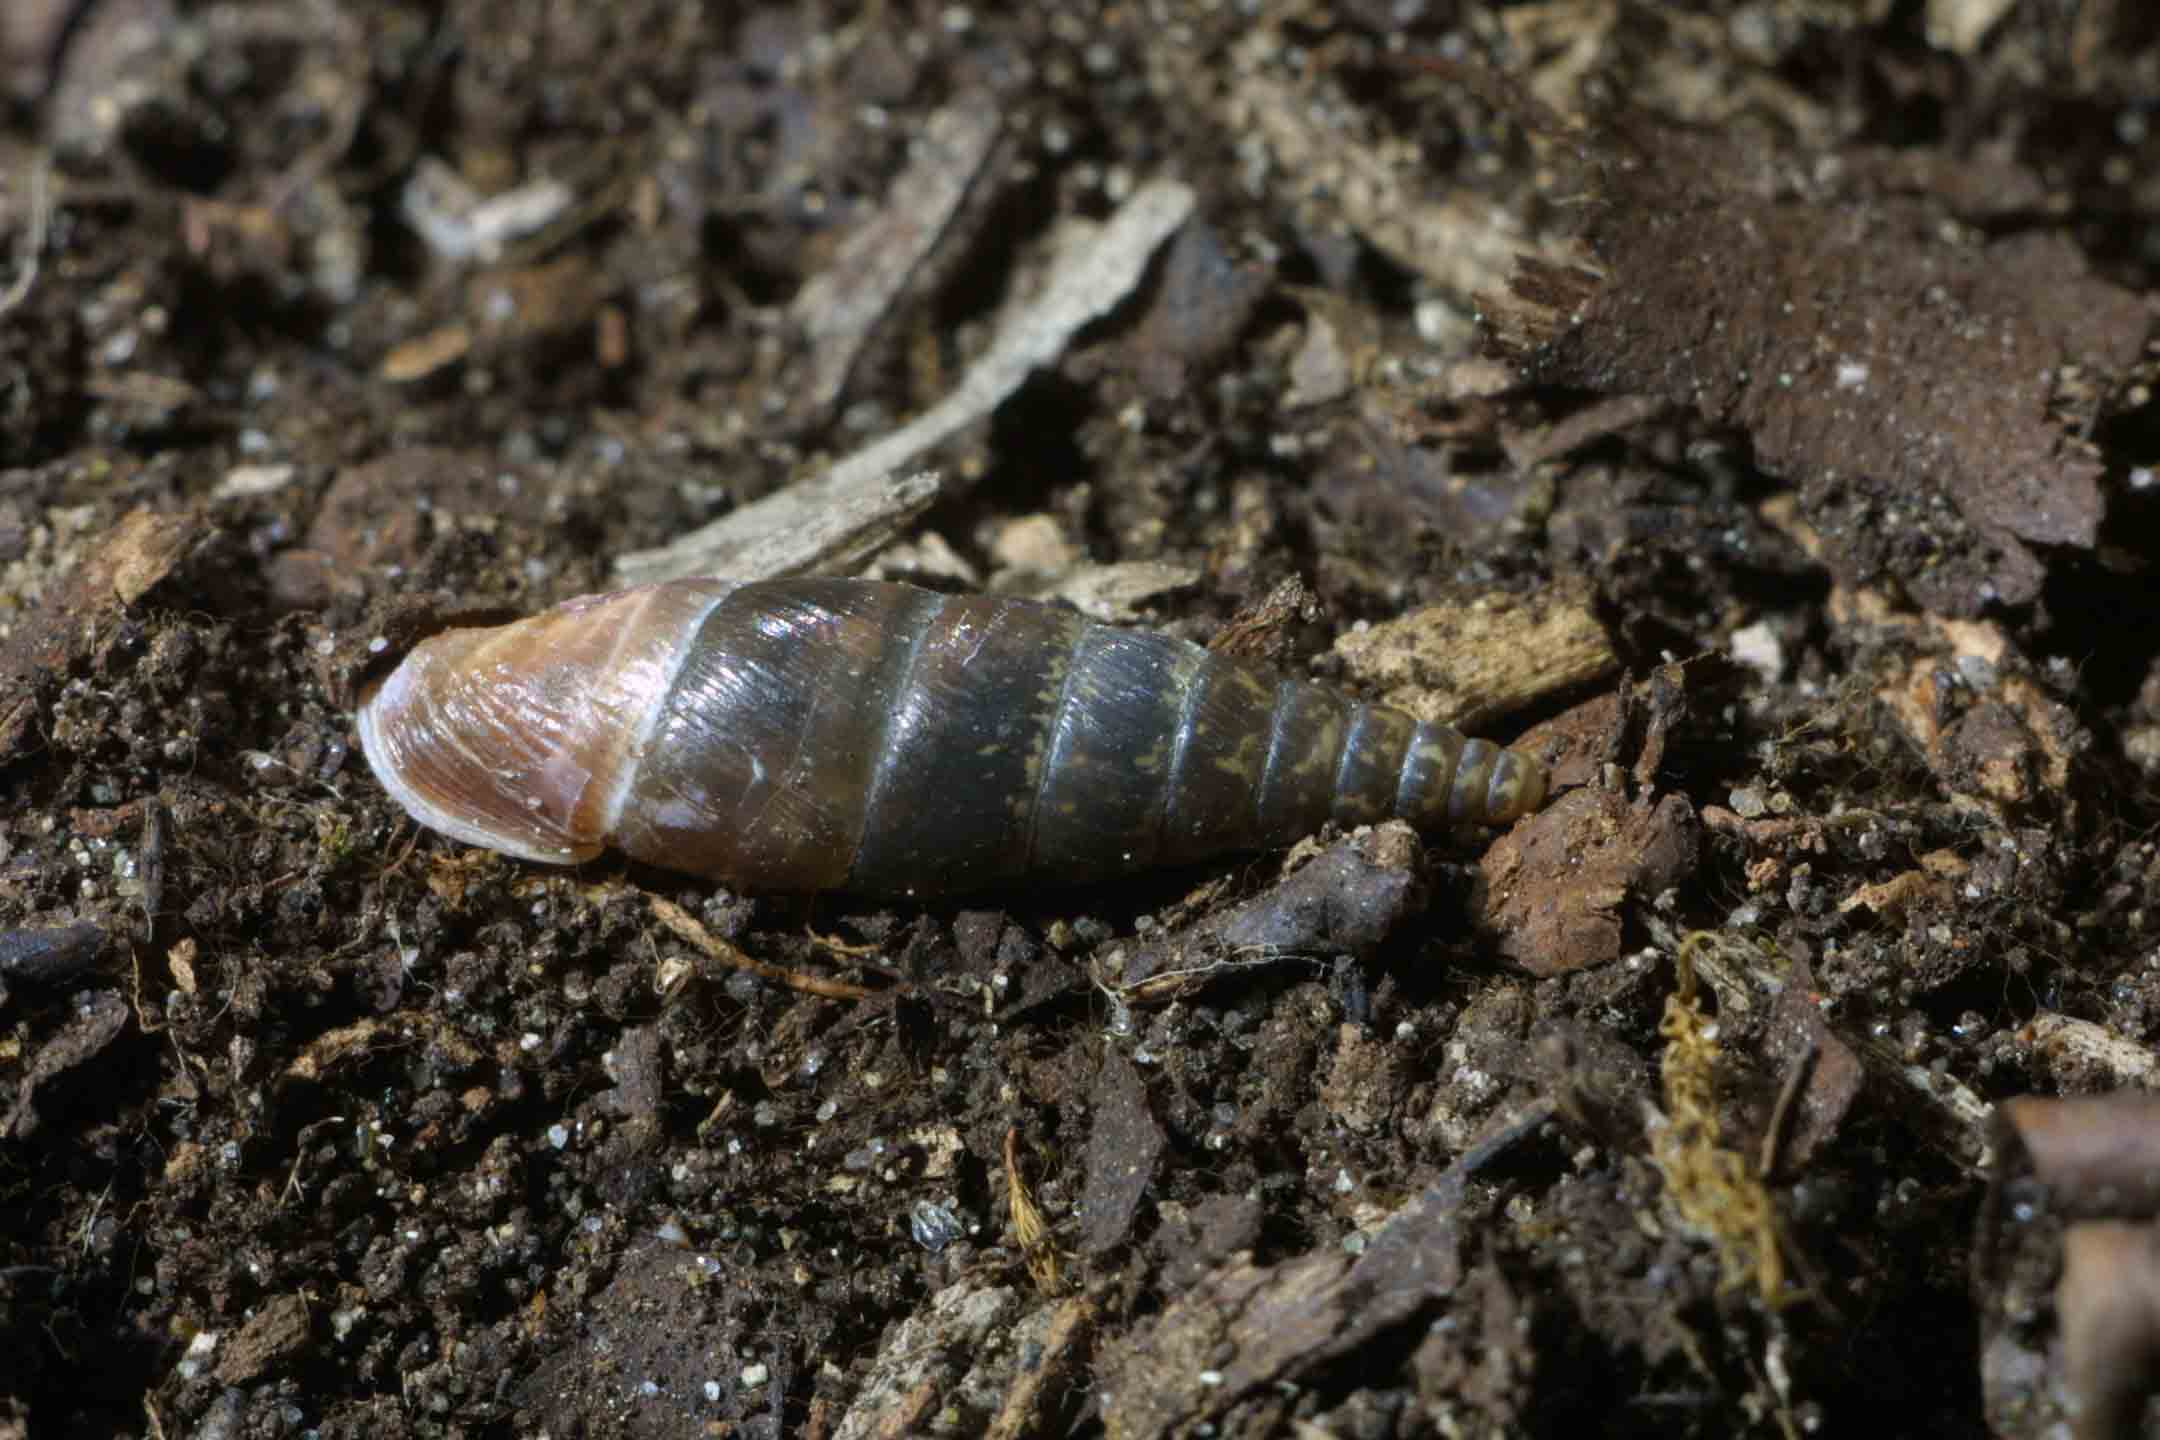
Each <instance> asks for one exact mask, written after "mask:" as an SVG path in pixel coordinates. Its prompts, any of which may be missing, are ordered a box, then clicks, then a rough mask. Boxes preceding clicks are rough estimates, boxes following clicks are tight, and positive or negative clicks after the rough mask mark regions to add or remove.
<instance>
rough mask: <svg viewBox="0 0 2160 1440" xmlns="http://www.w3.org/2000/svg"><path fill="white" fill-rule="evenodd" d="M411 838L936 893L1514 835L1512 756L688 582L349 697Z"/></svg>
mask: <svg viewBox="0 0 2160 1440" xmlns="http://www.w3.org/2000/svg"><path fill="white" fill-rule="evenodd" d="M360 736H361V743H362V745H363V747H364V748H365V750H366V752H367V756H368V760H369V763H370V764H371V765H373V767H374V769H375V773H376V774H377V775H378V776H380V777H382V780H383V784H384V785H385V787H386V788H388V789H389V790H390V792H391V794H392V795H393V796H394V797H395V798H396V799H397V800H398V801H399V803H401V804H402V805H404V806H405V808H406V809H407V810H408V811H409V812H411V813H412V815H413V816H414V817H415V818H417V819H419V820H420V821H421V822H422V823H424V824H426V825H428V826H430V827H432V828H434V829H437V830H440V831H442V832H443V833H445V834H447V835H450V836H453V837H454V838H457V839H460V840H466V841H470V842H471V843H474V844H477V845H485V846H489V847H492V848H494V849H497V850H502V851H505V852H507V853H509V854H512V855H518V856H522V857H524V858H527V859H532V860H543V861H551V862H557V863H563V862H572V861H578V860H585V859H590V858H592V857H593V856H595V855H597V854H599V853H600V852H601V851H602V850H603V849H605V848H607V847H609V846H613V847H615V848H617V849H620V850H622V851H624V852H625V853H627V854H629V855H631V856H632V857H634V858H636V859H639V860H643V861H647V862H649V863H651V864H654V865H659V866H664V867H666V868H668V869H673V870H681V871H687V872H690V873H693V874H698V875H703V876H707V877H710V878H712V879H714V880H718V881H721V882H723V883H726V884H729V885H733V886H739V887H742V888H746V889H757V890H778V891H797V892H802V891H819V890H846V891H854V892H858V893H864V894H878V895H897V894H920V895H928V894H950V893H956V892H962V891H968V890H975V889H981V888H984V887H987V886H993V885H996V884H998V883H1001V882H1006V881H1011V880H1015V879H1019V878H1022V877H1027V878H1033V879H1041V880H1047V881H1051V882H1056V883H1066V882H1072V881H1079V880H1086V879H1091V878H1096V877H1100V876H1104V875H1109V874H1113V873H1117V872H1121V871H1128V870H1135V869H1140V868H1143V867H1146V866H1151V865H1162V864H1176V863H1180V862H1185V861H1192V860H1198V859H1202V858H1205V857H1208V856H1211V855H1218V854H1223V853H1227V852H1233V851H1240V850H1255V849H1264V848H1269V847H1274V846H1282V845H1287V844H1290V843H1291V842H1293V841H1295V840H1297V839H1299V838H1300V837H1302V836H1304V835H1307V834H1310V833H1312V832H1313V831H1315V830H1317V829H1319V828H1320V827H1321V826H1322V825H1323V824H1325V823H1326V822H1327V821H1329V820H1334V821H1336V822H1338V823H1341V824H1345V825H1354V824H1362V823H1366V822H1369V821H1373V820H1379V819H1384V818H1386V817H1388V816H1391V815H1393V816H1401V817H1403V818H1404V819H1407V820H1409V821H1411V822H1412V823H1414V824H1417V825H1420V826H1425V827H1432V826H1438V825H1443V824H1447V823H1451V822H1461V821H1479V822H1484V823H1488V824H1498V823H1505V822H1507V821H1509V820H1512V819H1514V818H1515V817H1517V816H1519V815H1521V814H1523V813H1525V812H1526V811H1529V810H1531V809H1534V808H1536V807H1537V806H1538V805H1539V804H1540V803H1542V801H1543V799H1544V793H1545V773H1544V770H1543V768H1542V767H1541V766H1539V765H1538V764H1537V763H1536V762H1535V761H1533V760H1531V759H1529V758H1528V757H1526V756H1523V755H1520V754H1518V753H1516V752H1513V751H1508V750H1502V749H1499V748H1498V747H1496V746H1493V745H1491V744H1488V743H1487V742H1485V741H1482V740H1469V739H1465V738H1464V737H1463V736H1462V735H1461V734H1459V733H1458V732H1456V731H1455V730H1453V729H1451V728H1449V727H1447V726H1444V725H1426V724H1421V723H1419V722H1417V721H1414V720H1412V719H1411V718H1410V717H1409V716H1407V715H1404V714H1402V713H1401V712H1399V711H1395V710H1391V709H1388V708H1386V707H1383V706H1377V705H1366V704H1361V703H1358V702H1356V701H1354V700H1351V699H1350V698H1348V697H1347V696H1344V695H1342V694H1341V693H1339V692H1337V691H1335V690H1332V689H1330V688H1328V687H1326V686H1321V685H1315V684H1310V683H1307V682H1301V681H1295V680H1288V679H1283V678H1280V677H1277V676H1275V675H1273V674H1270V673H1269V672H1267V671H1264V670H1261V669H1258V668H1256V667H1253V666H1251V665H1247V664H1244V663H1242V662H1239V661H1236V660H1231V659H1227V658H1224V657H1222V656H1218V655H1214V654H1210V653H1209V652H1208V651H1206V650H1203V649H1201V648H1200V647H1199V646H1196V645H1191V644H1188V643H1186V642H1184V641H1181V640H1174V639H1171V638H1169V637H1167V636H1162V635H1155V634H1150V633H1146V632H1140V631H1131V630H1120V629H1115V628H1112V627H1108V626H1102V625H1092V624H1088V623H1087V622H1085V621H1083V620H1081V619H1080V618H1079V617H1078V616H1076V615H1074V614H1072V613H1071V612H1069V611H1066V610H1062V609H1059V608H1057V607H1054V606H1050V605H1044V604H1040V603H1037V602H1033V601H1026V600H1016V599H1004V598H1000V597H996V596H987V595H970V596H948V595H939V594H936V593H934V592H931V591H927V590H919V589H915V588H913V587H910V586H905V585H886V584H873V583H869V582H863V581H849V580H822V579H797V580H776V581H763V582H756V583H748V584H737V583H734V582H729V581H724V580H682V581H673V582H669V583H666V584H660V585H649V586H643V587H640V588H638V589H634V590H622V591H616V592H614V593H611V594H606V595H595V596H588V597H585V598H583V599H579V600H573V601H571V602H569V603H568V604H565V605H562V606H558V607H557V608H556V609H553V610H550V611H547V612H546V613H544V614H541V615H537V616H534V617H532V618H531V619H528V620H522V621H518V622H516V623H514V624H510V625H505V626H499V627H495V628H492V629H484V630H452V631H447V632H445V633H443V634H440V635H437V636H435V637H433V638H432V639H429V640H427V641H425V642H423V643H422V644H421V645H419V646H418V647H416V648H415V649H414V650H413V651H412V652H411V653H410V654H409V655H407V656H406V657H405V659H404V660H403V661H401V662H400V663H399V664H398V666H397V667H396V668H395V669H394V670H393V671H391V672H390V674H389V675H388V676H386V677H385V678H384V679H382V680H381V681H379V682H378V683H376V684H375V685H374V686H372V687H371V688H370V689H369V690H368V691H367V692H366V693H365V695H364V696H363V699H362V704H361V709H360Z"/></svg>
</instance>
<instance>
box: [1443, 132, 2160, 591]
mask: <svg viewBox="0 0 2160 1440" xmlns="http://www.w3.org/2000/svg"><path fill="white" fill-rule="evenodd" d="M1593 147H1594V148H1591V149H1589V150H1586V152H1585V153H1584V160H1585V169H1586V171H1587V176H1586V181H1585V184H1586V187H1587V190H1588V194H1589V202H1588V203H1587V204H1586V205H1585V206H1584V207H1583V212H1582V213H1583V214H1584V216H1585V221H1584V224H1583V227H1582V229H1581V231H1580V233H1579V235H1578V236H1577V243H1578V246H1579V249H1578V254H1577V257H1576V260H1575V262H1574V263H1573V264H1553V263H1550V262H1548V261H1545V260H1542V259H1537V258H1533V257H1528V256H1526V257H1524V259H1523V260H1522V261H1521V263H1520V264H1519V265H1518V266H1517V268H1516V270H1515V273H1514V276H1513V278H1512V280H1511V282H1510V285H1509V289H1508V291H1507V293H1505V294H1494V295H1488V296H1486V297H1485V302H1484V304H1485V318H1486V320H1487V322H1488V324H1489V325H1490V327H1491V332H1492V335H1493V338H1494V340H1495V341H1496V342H1497V344H1498V346H1499V348H1500V350H1501V351H1502V352H1503V354H1505V355H1506V356H1507V357H1508V358H1510V359H1512V360H1514V361H1515V362H1517V363H1518V364H1519V365H1520V366H1521V367H1522V372H1523V374H1524V376H1525V377H1526V378H1528V379H1531V380H1533V381H1535V382H1537V383H1540V384H1553V385H1570V386H1581V387H1585V388H1589V389H1593V390H1598V391H1604V392H1619V393H1636V394H1647V395H1655V396H1661V397H1664V398H1665V399H1667V400H1670V401H1672V402H1674V403H1678V404H1687V405H1692V406H1693V407H1694V408H1695V409H1696V410H1697V411H1698V412H1699V413H1700V414H1702V415H1703V416H1704V417H1705V418H1706V419H1708V420H1710V421H1712V422H1713V423H1717V424H1724V425H1732V426H1735V427H1738V428H1739V429H1742V430H1744V431H1746V432H1747V434H1748V436H1749V438H1750V439H1751V441H1752V442H1753V445H1754V457H1755V460H1756V462H1757V463H1758V464H1759V465H1761V466H1762V467H1763V468H1764V469H1766V470H1768V471H1770V472H1771V473H1772V474H1774V475H1777V476H1780V477H1782V478H1784V479H1786V480H1788V481H1790V482H1791V483H1792V484H1793V485H1794V486H1795V487H1796V488H1797V490H1798V492H1799V496H1800V501H1801V505H1802V508H1803V510H1804V512H1805V513H1806V514H1807V516H1808V519H1809V520H1810V521H1811V522H1812V523H1813V524H1814V525H1815V526H1816V527H1817V529H1819V530H1820V531H1821V532H1822V535H1823V537H1824V539H1825V541H1826V542H1827V553H1826V556H1825V558H1826V559H1827V560H1828V562H1829V564H1830V566H1831V568H1832V570H1833V572H1834V573H1836V575H1837V576H1838V578H1839V579H1840V580H1841V581H1843V582H1844V583H1846V584H1847V585H1859V584H1864V583H1868V582H1871V581H1875V580H1877V579H1885V578H1887V579H1893V580H1896V581H1897V582H1899V583H1901V584H1903V585H1904V586H1906V587H1907V588H1908V589H1909V590H1910V592H1911V593H1912V594H1913V596H1914V597H1915V598H1917V599H1918V600H1919V601H1920V602H1921V603H1922V604H1923V605H1925V606H1926V607H1927V608H1928V609H1930V610H1935V611H1939V612H1942V613H1945V614H1955V615H1971V614H1975V613H1977V612H1978V611H1980V610H1981V609H1983V608H1985V607H1987V606H1989V605H1991V604H1997V603H2000V604H2013V605H2014V604H2023V603H2026V602H2029V601H2031V600H2033V599H2034V598H2035V597H2036V596H2037V595H2038V594H2039V591H2040V586H2041V581H2042V579H2043V576H2044V564H2045V562H2044V559H2043V555H2042V553H2041V550H2040V549H2039V548H2036V547H2067V548H2071V549H2076V550H2091V549H2092V548H2093V545H2094V542H2095V538H2096V534H2097V531H2098V527H2099V523H2100V518H2101V512H2102V504H2101V494H2100V488H2099V481H2100V475H2101V471H2102V465H2101V461H2100V458H2099V456H2098V454H2097V453H2096V452H2095V451H2094V450H2093V448H2092V447H2091V446H2090V445H2089V444H2087V443H2085V442H2084V441H2083V439H2082V438H2081V433H2080V432H2081V431H2082V429H2083V428H2084V426H2085V424H2086V423H2087V422H2088V421H2089V420H2090V419H2091V418H2092V416H2093V414H2094V413H2095V409H2096V404H2097V402H2096V401H2094V400H2093V399H2092V398H2091V397H2093V396H2096V395H2099V394H2101V393H2104V391H2105V389H2106V387H2107V382H2108V379H2109V377H2111V376H2118V375H2121V374H2122V373H2123V372H2124V371H2125V370H2126V369H2127V367H2128V366H2130V365H2131V363H2132V362H2133V361H2134V360H2135V359H2136V358H2137V356H2138V354H2139V352H2140V349H2141V347H2142V345H2143V343H2144V340H2145V337H2146V335H2147V333H2148V330H2149V328H2150V323H2151V322H2150V316H2149V313H2148V311H2147V308H2146V307H2145V305H2144V304H2143V303H2142V302H2141V301H2140V300H2139V298H2138V297H2137V296H2135V295H2133V294H2131V293H2130V292H2128V291H2126V290H2123V289H2121V288H2120V287H2118V286H2116V285H2114V284H2112V283H2110V282H2108V281H2105V280H2103V279H2100V278H2098V277H2097V276H2095V275H2093V274H2092V273H2090V271H2089V270H2088V268H2087V266H2086V264H2085V261H2084V258H2083V256H2082V254H2081V253H2080V252H2079V251H2078V250H2077V248H2076V247H2075V246H2074V245H2072V244H2071V243H2070V241H2068V240H2067V239H2065V238H2063V237H2061V236H2059V235H2053V234H2026V235H2020V236H2015V237H2011V238H2007V239H2002V240H1996V241H1989V242H1982V241H1980V240H1978V239H1973V238H1966V237H1960V236H1957V235H1956V233H1955V230H1956V227H1955V225H1954V223H1953V217H1950V216H1946V215H1945V214H1944V213H1943V212H1942V211H1941V210H1940V209H1939V208H1937V207H1936V206H1934V205H1932V204H1930V203H1927V202H1923V201H1919V200H1914V199H1910V198H1906V197H1888V196H1866V195H1858V196H1852V195H1842V194H1839V193H1837V192H1836V191H1835V190H1834V189H1833V188H1832V187H1831V185H1823V184H1818V183H1816V182H1815V181H1813V180H1811V181H1809V182H1807V183H1805V184H1802V183H1799V182H1794V181H1785V182H1783V184H1782V186H1781V188H1777V189H1774V190H1772V189H1771V188H1770V186H1771V185H1772V183H1773V182H1772V179H1771V177H1770V176H1768V175H1765V174H1760V173H1757V171H1756V169H1754V168H1751V167H1750V166H1749V165H1748V164H1747V163H1746V161H1745V160H1744V158H1743V157H1740V156H1738V155H1736V154H1734V153H1733V152H1732V151H1731V150H1729V149H1728V148H1726V147H1725V146H1724V145H1723V144H1722V143H1720V142H1718V141H1714V140H1709V139H1703V138H1696V137H1691V136H1685V135H1682V134H1680V133H1678V132H1675V131H1671V130H1667V129H1662V128H1658V127H1655V126H1652V125H1649V124H1647V123H1641V122H1625V123H1624V128H1616V130H1615V131H1614V132H1612V133H1609V134H1608V135H1607V136H1605V137H1604V139H1603V140H1602V141H1597V142H1593ZM1790 168H1791V169H1793V170H1795V171H1797V170H1799V169H1800V167H1798V166H1794V167H1790ZM1815 169H1816V171H1817V172H1818V173H1819V174H1821V175H1829V176H1832V177H1833V183H1834V177H1835V175H1836V174H1837V170H1836V167H1835V165H1834V164H1819V165H1818V166H1816V167H1815ZM1946 232H1948V233H1949V235H1950V237H1951V238H1946Z"/></svg>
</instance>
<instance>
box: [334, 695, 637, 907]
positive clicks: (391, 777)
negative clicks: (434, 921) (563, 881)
mask: <svg viewBox="0 0 2160 1440" xmlns="http://www.w3.org/2000/svg"><path fill="white" fill-rule="evenodd" d="M407 673H408V672H407V668H406V667H405V666H403V665H400V666H399V667H398V668H397V669H394V670H392V671H391V672H389V673H388V674H387V675H383V676H381V677H379V678H377V679H374V680H372V681H370V682H369V683H368V684H367V686H366V688H365V689H364V690H363V691H362V692H361V699H360V708H359V712H358V714H357V715H356V716H355V719H356V721H357V722H358V725H359V730H360V749H361V751H362V753H363V754H365V755H366V756H367V760H368V768H369V769H371V770H373V771H374V772H375V778H376V779H377V780H378V781H380V782H381V783H382V787H383V789H384V790H386V791H387V792H389V795H390V798H391V799H393V800H395V801H397V803H398V804H399V805H400V806H402V807H403V808H404V810H405V813H406V814H408V815H410V816H412V818H413V819H415V820H417V821H419V822H420V823H421V824H422V825H425V826H426V827H427V828H428V829H430V830H434V831H437V832H439V833H441V834H443V835H447V836H449V837H450V838H451V839H452V840H457V841H460V842H462V843H464V844H467V845H478V846H480V847H481V848H483V849H487V850H496V851H500V852H501V853H503V854H505V855H510V856H514V857H516V858H517V859H520V860H531V861H535V862H537V863H539V864H543V865H576V864H581V863H583V862H584V861H587V860H592V859H595V858H597V857H598V856H599V855H600V854H601V852H602V851H603V850H604V849H605V848H606V847H605V846H603V845H597V844H595V845H572V844H568V843H562V844H554V845H549V844H544V843H542V842H540V841H539V840H538V839H536V838H535V837H533V836H532V835H531V834H530V833H529V832H522V833H521V832H520V831H519V830H517V829H512V828H508V827H504V826H501V825H499V824H491V823H489V822H488V821H487V820H486V819H484V818H479V819H476V818H474V816H473V815H471V814H470V813H460V812H457V811H453V810H450V809H448V808H446V807H445V806H444V805H442V804H440V803H439V802H438V801H436V799H435V798H434V797H433V796H432V795H430V794H429V793H428V792H427V791H426V790H424V789H421V788H420V787H418V786H416V785H414V784H412V783H411V782H410V781H408V780H407V779H406V778H405V775H404V772H403V767H401V766H400V765H399V764H398V763H397V747H396V746H395V745H394V744H393V743H392V742H391V740H390V737H389V736H388V735H387V734H386V733H385V729H384V727H385V722H386V719H388V718H389V717H388V716H387V715H386V712H388V711H391V710H394V709H395V708H396V706H397V700H398V692H399V691H400V690H402V689H403V688H404V685H403V682H404V681H405V679H406V677H407Z"/></svg>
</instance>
